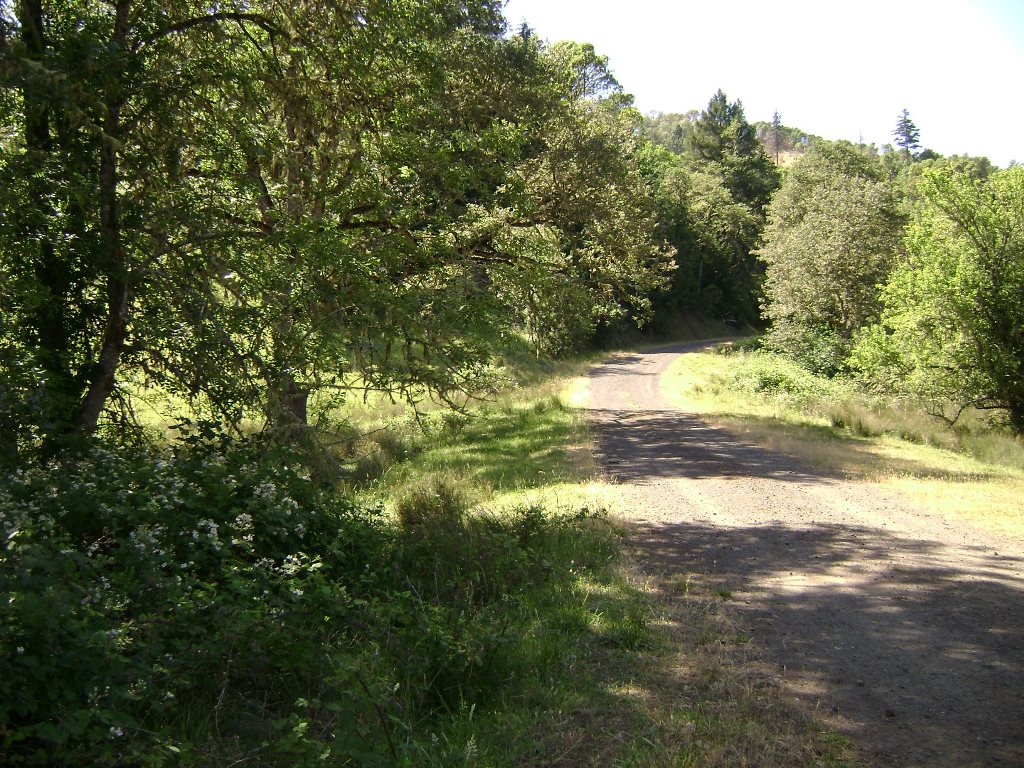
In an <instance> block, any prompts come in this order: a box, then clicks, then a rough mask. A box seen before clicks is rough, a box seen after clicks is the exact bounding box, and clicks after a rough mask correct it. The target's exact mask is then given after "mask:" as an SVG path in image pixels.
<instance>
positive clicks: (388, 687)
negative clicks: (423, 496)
mask: <svg viewBox="0 0 1024 768" xmlns="http://www.w3.org/2000/svg"><path fill="white" fill-rule="evenodd" d="M434 517H436V516H434ZM590 517H591V516H589V515H587V514H580V515H567V516H561V517H558V516H556V517H549V516H547V515H545V514H544V513H543V512H542V511H541V510H539V509H536V508H534V509H527V510H522V511H520V512H519V513H517V514H514V515H511V516H508V517H498V516H486V515H485V516H483V517H479V516H477V517H470V516H457V517H456V518H455V519H453V520H450V521H447V522H446V523H445V524H444V525H426V526H420V527H418V528H416V529H414V530H413V529H402V528H400V527H398V526H395V525H392V524H390V523H389V522H388V521H386V520H385V519H383V518H382V517H381V516H380V514H379V513H378V512H377V511H376V510H374V509H365V508H362V507H360V506H359V505H357V504H355V503H353V502H352V501H351V500H348V499H346V498H344V497H340V496H338V495H336V494H335V493H333V492H331V491H328V490H324V489H321V488H318V487H317V486H316V485H315V484H314V483H312V482H311V481H310V480H309V479H307V477H306V475H305V472H304V470H303V467H302V464H301V462H299V461H298V460H297V457H296V456H295V455H293V454H290V453H289V452H287V451H285V450H283V449H280V448H273V447H270V446H267V445H265V444H262V443H260V442H259V441H255V440H254V441H232V440H229V439H226V438H223V437H219V436H217V435H216V434H213V433H206V434H204V435H200V436H197V437H195V438H191V439H188V440H186V441H184V442H183V443H182V444H181V445H180V446H179V447H177V448H176V449H174V450H172V451H169V452H162V453H161V452H155V451H153V452H146V451H136V452H134V453H133V452H129V451H126V450H123V449H116V450H115V449H109V448H103V447H96V448H94V449H92V450H91V451H90V452H88V453H87V454H84V455H80V456H78V457H76V458H68V459H65V460H63V461H61V462H53V463H50V464H47V465H43V466H34V467H28V468H24V469H22V470H20V471H17V472H15V473H14V474H13V475H11V476H10V477H8V478H6V479H4V480H3V481H0V763H3V764H4V765H23V766H63V765H67V766H71V765H75V766H78V765H110V766H117V765H132V766H137V765H138V766H164V765H175V766H176V765H196V764H202V765H211V764H224V765H228V764H232V763H235V762H242V761H244V762H246V763H247V764H249V765H287V766H304V765H323V764H324V761H325V760H329V761H330V763H329V764H336V765H349V764H359V765H366V766H373V765H411V764H413V763H414V762H415V759H414V756H415V755H417V754H422V750H423V749H425V748H426V749H429V748H430V747H424V746H423V744H422V743H417V741H416V740H417V738H420V737H419V736H418V735H417V733H416V732H414V731H413V729H412V727H411V726H409V725H408V724H409V723H412V722H419V723H422V722H423V721H424V715H425V714H428V715H429V712H431V711H437V712H451V711H454V710H456V709H457V708H458V707H459V706H461V705H462V704H463V703H464V702H465V701H466V700H467V699H472V700H474V701H487V700H489V699H491V698H493V692H494V691H495V690H496V689H498V688H500V687H501V686H503V685H508V684H509V681H510V680H512V679H513V678H514V677H515V675H516V674H517V673H518V672H517V670H519V668H527V667H529V668H533V666H534V665H535V661H534V660H532V659H528V658H527V657H526V656H523V655H522V654H519V655H517V651H516V648H517V647H519V646H517V645H516V643H517V640H516V638H517V633H519V632H521V631H523V630H522V627H524V626H531V625H532V624H531V623H535V619H534V618H533V617H534V615H535V611H534V610H533V609H532V608H530V607H529V605H528V600H526V599H524V597H523V596H524V595H527V594H529V593H530V591H531V590H535V591H536V590H541V591H543V590H545V589H546V590H547V592H544V593H543V594H545V595H548V597H545V598H543V599H545V600H555V601H558V600H559V599H560V598H559V597H558V594H559V592H558V590H559V589H565V588H566V587H564V586H559V584H563V585H564V584H569V583H571V582H572V581H573V580H574V579H576V578H577V576H578V575H579V574H580V573H581V572H583V571H585V570H586V568H587V565H586V563H587V558H588V557H589V558H591V560H592V561H593V565H594V567H601V566H603V564H604V563H606V562H607V559H608V558H609V557H610V556H611V553H612V551H613V548H612V547H611V546H610V544H609V543H608V542H607V540H606V539H607V537H606V535H605V534H603V533H602V534H601V535H600V536H599V535H597V533H596V529H595V528H594V527H593V526H591V525H589V523H590ZM430 519H433V517H432V518H430ZM588 537H590V539H588ZM588 541H590V544H588V543H587V542H588ZM559 578H560V579H562V581H561V582H558V581H557V579H559ZM548 585H550V586H548ZM517 665H518V666H517ZM400 724H404V725H400ZM399 736H400V737H401V738H399Z"/></svg>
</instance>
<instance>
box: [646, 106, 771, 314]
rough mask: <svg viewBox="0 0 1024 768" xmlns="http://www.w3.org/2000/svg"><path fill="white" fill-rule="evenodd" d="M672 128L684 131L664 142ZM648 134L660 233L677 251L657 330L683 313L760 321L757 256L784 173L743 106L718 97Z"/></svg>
mask: <svg viewBox="0 0 1024 768" xmlns="http://www.w3.org/2000/svg"><path fill="white" fill-rule="evenodd" d="M677 118H679V119H677ZM666 125H675V126H676V127H677V128H679V131H677V133H678V136H677V139H673V140H669V139H666V137H665V135H664V133H665V129H666ZM684 129H685V130H684ZM647 132H648V133H649V134H650V135H651V136H652V139H653V142H652V144H651V145H650V146H649V147H648V148H647V149H646V150H645V152H644V154H643V156H642V159H643V165H644V170H645V172H646V173H647V175H648V176H649V177H650V178H651V179H652V186H653V187H654V196H655V200H656V201H657V203H658V220H659V225H660V226H659V232H660V234H662V236H664V237H665V238H666V239H667V240H668V241H669V242H670V243H671V244H672V245H673V246H675V248H676V251H677V255H676V263H677V269H676V271H675V272H674V273H673V275H672V284H671V286H670V287H669V290H668V291H667V292H666V294H665V295H663V296H660V297H658V299H657V313H656V314H657V316H658V320H659V325H670V324H671V322H670V320H669V318H670V317H671V316H673V315H678V314H679V313H684V312H698V313H701V314H706V315H710V316H712V317H718V318H722V319H723V320H727V321H730V322H734V323H742V322H747V323H751V322H756V321H757V318H758V307H757V305H758V294H759V291H760V281H761V267H760V265H759V264H758V262H757V260H756V259H755V258H754V257H753V256H752V251H753V249H754V247H755V245H756V243H757V241H758V238H759V236H760V233H761V229H762V227H763V226H764V208H765V206H766V205H767V203H768V199H769V198H770V196H771V194H772V192H773V191H774V190H775V189H776V188H777V187H778V184H779V175H778V170H777V168H776V167H775V165H774V164H773V163H772V162H771V160H770V159H769V158H768V156H767V155H766V154H765V151H764V148H763V147H762V146H761V144H760V142H759V141H758V139H757V136H756V133H755V131H754V129H753V127H752V126H751V125H750V124H749V123H748V122H747V121H746V118H745V117H744V114H743V106H742V104H740V103H739V102H738V101H737V102H732V103H730V102H729V101H728V99H727V98H726V96H725V94H724V93H722V92H721V91H719V92H718V93H716V94H715V96H714V97H713V98H712V99H711V101H710V102H709V104H708V107H707V109H706V110H705V111H703V112H701V113H699V114H696V113H695V114H691V115H687V116H683V117H682V118H680V116H673V115H664V116H659V117H658V118H652V119H651V120H648V121H647ZM684 137H685V140H684ZM659 145H660V146H659ZM677 145H678V149H677V148H676V147H677ZM665 146H667V147H668V148H669V149H664V148H663V147H665ZM679 153H681V154H679Z"/></svg>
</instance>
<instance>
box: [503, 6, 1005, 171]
mask: <svg viewBox="0 0 1024 768" xmlns="http://www.w3.org/2000/svg"><path fill="white" fill-rule="evenodd" d="M505 17H506V18H507V19H508V21H509V23H510V24H511V25H512V26H514V27H517V26H519V24H520V23H521V22H523V21H524V20H525V21H526V22H527V23H528V24H529V25H530V27H531V28H533V30H534V31H535V32H536V33H537V34H539V35H540V36H541V37H542V38H545V39H547V40H549V41H551V42H554V41H557V40H577V41H579V42H589V43H593V44H594V46H595V48H596V49H597V52H598V53H600V54H603V55H605V56H608V57H609V60H610V65H611V69H612V71H613V73H614V74H615V76H616V78H617V79H618V81H619V82H620V83H621V84H622V86H623V88H624V89H625V90H626V91H627V92H629V93H632V94H633V95H634V96H635V97H636V106H637V107H638V108H639V109H640V110H641V111H642V112H644V113H649V112H686V111H688V110H690V109H703V108H704V107H705V106H707V103H708V100H709V99H710V98H711V96H712V94H714V93H715V91H717V90H718V89H719V88H721V89H722V90H723V91H725V93H726V95H727V96H728V97H729V99H730V100H735V99H739V100H740V101H742V102H743V107H744V110H745V112H746V116H747V119H748V120H749V121H751V122H754V121H756V120H771V117H772V114H773V113H774V112H775V110H778V111H779V114H780V115H781V117H782V122H783V123H784V124H785V125H788V126H793V127H797V128H800V129H801V130H803V131H805V132H807V133H811V134H816V135H818V136H823V137H824V138H827V139H849V140H850V141H859V140H863V141H864V142H866V143H869V144H870V143H874V144H876V145H877V146H879V147H881V146H882V145H883V144H887V143H892V141H893V137H892V131H893V129H894V128H895V126H896V120H897V118H898V117H899V116H900V113H901V112H902V110H903V109H907V110H908V111H909V113H910V117H911V119H912V120H913V121H914V123H915V124H916V125H917V127H918V129H919V130H920V132H921V145H922V147H929V148H931V149H933V150H935V151H936V152H939V153H940V154H943V155H953V154H971V155H984V156H987V157H988V158H989V159H991V160H992V161H993V162H994V163H996V165H999V166H1002V167H1005V166H1006V165H1007V164H1009V163H1010V161H1011V160H1017V161H1018V162H1022V163H1024V98H1022V93H1021V80H1022V78H1024V0H974V1H973V2H966V1H965V0H935V1H933V2H927V3H923V2H917V3H908V2H903V3H900V2H892V0H889V2H883V1H882V0H858V2H856V3H853V2H840V1H838V0H759V1H758V2H754V0H727V1H726V0H699V2H693V1H692V0H661V2H659V1H658V0H628V1H626V0H615V1H614V2H613V1H612V0H508V2H507V4H506V6H505Z"/></svg>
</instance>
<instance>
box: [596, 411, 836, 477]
mask: <svg viewBox="0 0 1024 768" xmlns="http://www.w3.org/2000/svg"><path fill="white" fill-rule="evenodd" d="M591 415H592V418H593V419H594V422H595V425H596V428H597V434H598V458H599V459H600V461H601V462H602V464H603V465H604V466H605V468H606V470H607V471H608V474H609V475H610V477H611V478H612V479H613V480H614V481H616V482H622V483H637V484H643V483H646V482H650V481H652V480H656V479H659V478H690V479H694V478H702V477H770V478H775V479H778V480H789V481H802V482H827V481H828V480H829V478H838V477H839V475H837V474H829V473H826V472H822V470H820V469H818V468H814V467H810V466H808V465H807V464H806V463H804V462H802V461H800V460H799V459H796V458H794V457H791V456H786V455H784V454H780V453H778V452H775V451H769V450H766V449H764V448H761V447H758V446H756V445H752V444H750V443H746V442H744V441H743V440H741V439H740V438H738V437H737V436H736V435H735V434H733V433H732V432H729V431H727V430H724V429H721V428H719V427H713V426H711V425H710V424H708V423H707V422H706V421H704V420H703V419H700V418H699V417H697V416H694V415H692V414H686V413H682V412H680V411H675V410H653V411H620V410H592V411H591Z"/></svg>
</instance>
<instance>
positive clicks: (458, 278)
mask: <svg viewBox="0 0 1024 768" xmlns="http://www.w3.org/2000/svg"><path fill="white" fill-rule="evenodd" d="M2 14H3V17H2V24H3V29H4V34H5V41H6V40H7V39H10V40H11V41H12V45H10V46H7V45H5V46H4V49H3V56H4V60H3V68H2V70H0V72H2V75H3V78H4V85H5V86H7V87H6V88H5V89H4V91H3V92H4V99H5V102H4V104H5V106H11V107H12V110H11V111H10V112H8V111H6V110H5V112H4V118H3V120H4V132H3V134H2V136H3V140H2V146H0V149H2V150H3V154H2V156H0V169H2V170H3V171H4V173H5V176H6V177H8V178H9V179H10V183H9V184H6V185H5V187H4V190H3V192H2V193H0V214H2V215H3V217H4V221H5V222H7V223H10V225H9V226H5V227H4V228H3V230H2V232H0V277H2V278H3V279H4V282H5V285H7V286H9V288H10V292H9V294H7V295H5V299H4V301H3V302H2V304H0V311H2V312H3V315H2V320H3V323H2V328H3V330H2V331H0V355H2V356H3V359H4V361H5V362H6V361H7V360H8V359H9V360H12V361H17V362H18V364H19V366H20V367H19V368H18V369H17V370H15V369H13V368H12V371H11V373H10V376H9V378H8V379H7V380H6V381H5V382H4V383H5V384H6V385H8V386H7V387H6V389H5V392H6V394H7V396H6V397H5V398H4V399H5V402H4V403H2V404H0V409H2V412H3V414H4V416H3V417H2V418H0V429H2V430H3V434H4V437H5V441H6V442H7V443H8V444H10V445H12V446H15V447H18V446H20V447H21V449H23V450H28V451H29V453H31V452H32V451H35V450H36V449H41V450H42V452H43V453H46V452H50V453H55V452H56V451H58V450H59V449H60V447H61V446H62V445H64V444H66V443H68V442H73V439H74V438H75V437H77V436H81V435H83V434H90V433H92V432H94V431H95V430H96V429H97V427H98V424H99V423H100V415H101V413H103V412H104V410H106V413H107V416H108V419H113V418H116V417H119V416H124V417H125V419H127V420H130V418H131V413H130V408H129V407H128V402H127V387H126V382H129V381H131V382H140V381H142V382H144V383H146V384H153V383H155V384H158V385H159V386H161V387H163V388H164V389H166V390H169V391H171V393H172V394H173V395H174V396H175V397H176V398H177V399H178V400H179V401H180V402H184V403H187V404H188V407H189V409H190V411H191V412H192V413H193V414H199V415H201V416H202V417H205V418H213V419H216V420H219V421H222V422H225V423H228V424H232V425H234V426H238V425H240V424H241V423H242V421H243V420H247V421H248V422H249V423H253V422H257V423H258V422H262V423H263V424H264V425H265V426H268V427H270V428H272V429H273V430H274V431H275V432H276V433H277V434H278V435H279V436H280V437H285V438H291V437H295V436H296V435H298V436H302V435H304V434H305V430H304V427H305V426H306V425H307V423H309V422H310V421H316V416H317V414H310V413H309V408H310V406H311V405H312V406H313V407H315V406H316V404H317V403H325V402H327V401H328V400H329V398H321V397H319V396H318V395H319V394H320V393H324V392H329V393H333V394H334V395H335V396H336V397H335V399H337V398H338V397H341V396H343V395H342V393H344V392H345V391H346V390H347V389H348V388H350V387H351V386H353V382H356V381H358V383H360V384H362V385H364V386H365V385H368V386H372V387H374V388H378V389H381V390H385V391H389V392H396V393H397V392H400V393H404V394H407V395H410V396H412V395H415V394H417V393H418V394H422V393H423V392H426V391H430V392H433V393H434V394H436V395H438V396H440V397H441V398H442V399H444V398H448V399H450V398H452V397H455V396H457V395H458V394H459V393H464V392H466V391H472V390H474V389H477V388H480V387H485V386H487V385H488V384H489V381H488V373H489V365H488V363H489V360H490V358H491V357H492V356H493V355H494V353H495V350H496V347H497V345H499V344H500V343H501V339H502V336H503V333H504V332H505V331H507V330H508V327H509V326H510V325H512V326H516V325H526V326H528V328H529V330H530V332H531V333H532V334H533V335H534V337H535V338H536V340H537V346H538V348H542V349H545V350H557V349H564V348H568V347H571V346H573V344H575V343H577V342H578V340H579V339H580V338H581V337H585V336H586V335H587V334H588V333H589V331H590V329H592V328H593V326H594V324H595V323H596V322H598V320H600V319H602V318H608V317H614V316H617V315H619V314H622V313H623V312H624V311H625V309H624V308H628V310H629V311H631V312H633V313H634V314H635V315H636V316H637V317H643V316H644V315H645V314H647V312H648V309H649V307H648V304H649V299H648V293H649V292H651V291H652V290H655V289H656V288H657V287H658V286H659V285H660V284H661V282H662V280H663V277H664V275H665V273H666V272H667V270H668V269H670V267H671V249H670V248H667V247H665V246H663V245H662V244H659V243H656V242H654V241H653V240H652V232H653V229H654V225H653V211H652V206H651V205H650V203H649V201H648V197H649V195H648V190H647V187H646V184H645V181H644V179H642V178H641V177H640V176H639V173H638V171H637V168H636V159H635V135H634V134H635V133H636V132H637V130H638V126H639V116H638V115H637V114H636V113H635V112H634V111H633V110H631V109H629V108H628V104H629V98H628V97H626V96H625V95H624V94H622V93H621V91H620V89H619V88H618V84H617V83H616V82H615V79H614V77H613V76H612V75H611V73H610V71H609V70H608V68H607V61H606V59H604V58H603V57H601V56H599V55H598V54H597V53H596V52H595V51H594V49H593V47H592V46H589V45H580V44H575V43H562V44H557V45H554V46H550V47H545V46H544V45H543V44H542V43H541V42H540V41H539V40H538V39H537V38H535V37H533V36H531V35H529V34H528V30H524V32H523V34H520V35H517V36H510V37H505V36H503V32H504V20H503V19H502V16H501V13H500V7H499V5H498V4H496V3H494V2H491V1H490V0H430V2H380V1H379V0H375V1H374V2H370V3H366V4H364V5H362V6H360V8H359V9H358V11H356V10H354V9H353V8H351V7H349V6H348V5H344V4H342V5H330V4H329V5H322V6H321V5H310V4H306V5H303V6H301V7H295V6H293V4H290V3H282V2H278V1H277V0H264V1H261V2H257V3H246V4H241V5H236V4H231V3H229V4H227V5H225V6H223V7H221V6H218V7H217V8H216V9H211V8H209V7H207V6H203V5H202V4H195V3H191V2H188V0H179V1H176V2H173V3H170V4H164V5H163V6H159V7H158V6H155V5H141V6H131V5H129V4H122V5H119V6H118V7H117V8H116V9H115V11H114V12H112V11H110V9H107V8H105V7H101V6H97V5H95V4H88V3H71V4H65V5H58V6H53V5H46V4H41V3H38V2H28V3H24V4H21V5H17V6H4V9H3V11H2ZM37 27H38V28H39V30H41V32H45V34H42V33H40V34H35V31H37V30H36V28H37ZM566 302H569V303H571V309H572V311H571V312H566V311H565V309H564V304H565V303H566ZM566 318H568V321H567V320H566ZM5 368H6V366H5ZM8 400H9V401H10V402H9V403H8V402H6V401H8ZM118 410H120V413H119V414H118V413H117V411H118ZM108 423H109V422H108ZM115 431H120V432H121V433H123V432H124V430H123V429H121V430H115ZM8 438H9V439H8Z"/></svg>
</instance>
